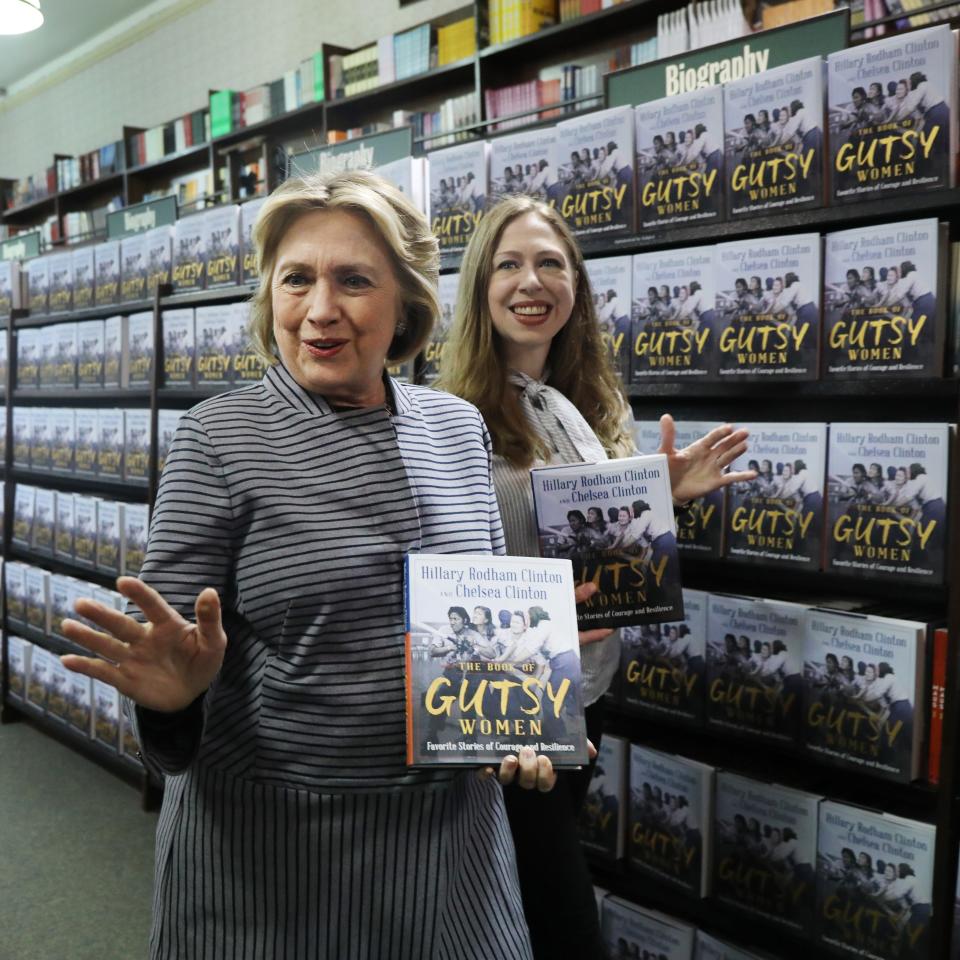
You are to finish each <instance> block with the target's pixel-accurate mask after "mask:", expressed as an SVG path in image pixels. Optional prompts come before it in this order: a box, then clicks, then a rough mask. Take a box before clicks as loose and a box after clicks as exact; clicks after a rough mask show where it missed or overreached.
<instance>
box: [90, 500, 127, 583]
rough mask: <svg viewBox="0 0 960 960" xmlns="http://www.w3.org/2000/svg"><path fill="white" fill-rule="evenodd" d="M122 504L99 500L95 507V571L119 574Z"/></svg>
mask: <svg viewBox="0 0 960 960" xmlns="http://www.w3.org/2000/svg"><path fill="white" fill-rule="evenodd" d="M122 527H123V504H120V503H117V502H116V501H115V500H101V501H100V503H99V505H98V507H97V561H96V566H97V569H98V570H99V571H100V572H101V573H108V574H112V575H113V576H118V575H119V573H120V534H121V530H122Z"/></svg>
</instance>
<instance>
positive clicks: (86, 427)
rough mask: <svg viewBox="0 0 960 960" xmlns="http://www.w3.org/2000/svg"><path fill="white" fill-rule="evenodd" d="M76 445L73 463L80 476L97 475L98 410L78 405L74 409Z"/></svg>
mask: <svg viewBox="0 0 960 960" xmlns="http://www.w3.org/2000/svg"><path fill="white" fill-rule="evenodd" d="M76 438H77V439H76V447H75V452H74V464H75V466H76V471H77V473H78V474H79V475H80V476H87V477H95V476H96V475H97V469H98V461H97V450H98V448H99V446H100V417H99V411H97V410H90V409H86V408H84V407H78V408H77V410H76Z"/></svg>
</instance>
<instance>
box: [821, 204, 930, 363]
mask: <svg viewBox="0 0 960 960" xmlns="http://www.w3.org/2000/svg"><path fill="white" fill-rule="evenodd" d="M946 229H947V228H946V225H943V226H941V224H940V223H938V221H937V220H936V219H934V218H931V219H927V220H910V221H907V222H903V223H888V224H882V225H881V226H876V227H869V226H868V227H858V228H857V229H856V230H841V231H839V232H837V233H828V234H827V236H826V238H825V252H824V261H823V290H824V303H823V375H824V377H826V378H827V379H837V378H842V379H845V380H846V379H850V378H863V377H876V376H883V375H889V376H895V377H939V376H942V375H943V348H944V340H945V338H946V309H947V304H946V277H947V269H946V253H947V248H948V243H947V241H948V236H947V233H946Z"/></svg>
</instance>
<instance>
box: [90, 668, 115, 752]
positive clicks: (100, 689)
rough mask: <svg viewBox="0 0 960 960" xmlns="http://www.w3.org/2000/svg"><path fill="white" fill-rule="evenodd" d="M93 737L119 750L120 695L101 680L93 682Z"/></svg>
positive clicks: (106, 745)
mask: <svg viewBox="0 0 960 960" xmlns="http://www.w3.org/2000/svg"><path fill="white" fill-rule="evenodd" d="M93 737H94V739H95V740H98V741H99V742H100V743H102V744H103V745H104V746H105V747H111V748H112V749H114V750H117V751H119V750H120V694H119V693H118V692H117V690H116V689H115V688H114V687H111V686H110V684H109V683H103V682H102V681H101V680H94V681H93Z"/></svg>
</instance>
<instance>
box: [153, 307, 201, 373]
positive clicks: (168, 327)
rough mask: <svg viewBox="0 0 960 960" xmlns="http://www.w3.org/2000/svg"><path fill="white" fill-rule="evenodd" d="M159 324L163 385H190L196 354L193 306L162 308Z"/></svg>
mask: <svg viewBox="0 0 960 960" xmlns="http://www.w3.org/2000/svg"><path fill="white" fill-rule="evenodd" d="M160 325H161V328H162V329H163V385H164V386H165V387H181V388H183V387H186V388H189V387H192V386H193V385H194V358H195V355H196V338H195V331H194V319H193V307H183V308H181V309H179V310H164V311H163V314H162V315H161V317H160Z"/></svg>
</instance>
